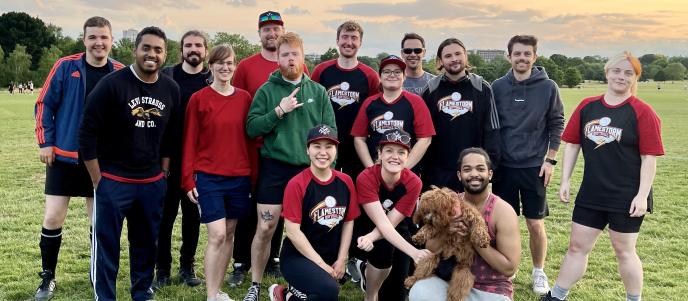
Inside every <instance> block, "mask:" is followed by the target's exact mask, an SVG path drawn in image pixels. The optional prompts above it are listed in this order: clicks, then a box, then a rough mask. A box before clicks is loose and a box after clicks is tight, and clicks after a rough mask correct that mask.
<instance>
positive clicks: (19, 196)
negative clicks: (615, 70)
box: [0, 82, 688, 301]
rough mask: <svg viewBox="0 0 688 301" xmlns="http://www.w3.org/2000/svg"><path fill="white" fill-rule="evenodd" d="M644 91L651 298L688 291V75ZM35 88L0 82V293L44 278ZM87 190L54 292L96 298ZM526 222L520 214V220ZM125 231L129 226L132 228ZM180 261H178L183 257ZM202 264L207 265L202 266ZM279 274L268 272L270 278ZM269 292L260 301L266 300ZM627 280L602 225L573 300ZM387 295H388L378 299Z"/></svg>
mask: <svg viewBox="0 0 688 301" xmlns="http://www.w3.org/2000/svg"><path fill="white" fill-rule="evenodd" d="M604 89H605V86H603V85H599V84H586V85H583V87H582V88H580V89H562V90H561V92H562V97H563V99H564V104H565V112H566V117H567V118H568V117H569V115H570V114H571V112H572V110H573V108H574V107H575V106H576V105H577V104H578V103H579V102H580V100H581V99H583V98H584V97H586V96H590V95H598V94H601V93H603V92H604ZM639 96H640V97H641V98H643V99H645V100H646V101H647V102H648V103H650V104H651V105H652V106H653V107H654V109H655V110H656V111H657V113H658V114H659V116H660V118H661V119H662V130H663V138H664V146H665V149H666V155H665V156H663V157H661V158H660V159H659V160H658V168H657V177H656V179H655V185H654V195H655V212H654V213H653V214H650V215H648V216H647V217H646V219H645V222H644V224H643V227H642V229H641V234H640V238H639V240H638V253H639V255H640V257H641V259H642V261H643V265H644V270H645V286H644V291H643V296H644V299H645V300H682V299H683V296H687V295H688V285H686V282H688V273H686V271H688V264H687V263H686V261H688V249H687V248H686V242H687V241H688V226H687V224H686V223H685V221H684V220H685V217H686V216H688V209H687V208H686V206H685V205H684V203H685V202H684V200H685V198H686V197H687V196H688V175H687V174H688V173H687V172H686V168H687V167H688V135H686V133H685V132H684V134H681V132H682V131H686V130H688V118H687V117H686V116H688V91H686V90H684V83H683V82H677V83H674V84H670V83H667V84H664V85H663V86H662V89H661V90H660V91H657V89H656V85H655V84H653V83H645V84H641V87H640V93H639ZM35 97H36V95H34V96H30V95H20V96H17V95H15V96H9V95H8V94H7V92H6V91H0V141H1V143H0V200H1V202H2V203H1V205H0V208H2V209H1V210H0V300H29V299H31V298H32V297H33V292H34V290H35V288H36V285H37V284H38V277H37V275H36V274H37V273H38V272H39V270H40V262H41V260H40V252H39V249H38V241H39V231H40V229H41V222H42V219H43V203H44V197H43V182H44V179H45V170H44V166H43V165H42V164H40V162H39V161H38V156H37V147H36V144H35V137H34V133H33V128H34V122H33V117H32V116H33V104H34V101H35ZM582 165H583V164H582V159H581V160H579V163H578V166H577V167H576V171H575V175H574V179H573V184H572V186H573V191H574V192H575V191H576V190H577V188H578V185H579V183H580V176H581V170H582V169H581V168H582ZM559 177H560V167H558V168H557V170H556V171H555V177H554V180H553V183H552V184H551V185H550V187H549V188H548V200H549V204H550V212H551V216H550V217H549V218H548V219H547V220H546V227H547V232H548V237H549V254H548V256H547V266H546V272H547V274H548V275H549V277H550V283H553V282H554V280H555V278H556V275H557V273H558V271H559V265H560V264H561V261H562V259H563V256H564V253H565V252H566V248H567V245H568V237H569V231H570V230H569V229H570V220H571V210H572V208H573V206H572V205H565V204H561V203H559V202H558V200H557V197H556V196H557V192H558V189H559V187H558V185H559ZM84 211H85V206H84V201H83V199H75V200H74V201H73V202H71V204H70V208H69V213H68V216H67V221H66V224H65V226H64V239H63V243H62V250H61V252H60V258H59V263H58V269H57V281H58V282H57V294H56V297H55V298H54V299H53V300H90V299H92V296H93V295H92V290H91V288H90V285H89V281H88V259H89V242H88V221H87V218H86V214H85V212H84ZM521 221H522V219H521ZM178 229H179V221H177V225H176V227H175V232H174V238H173V245H172V249H173V254H175V257H176V254H178V250H179V245H180V240H181V236H180V233H179V231H178ZM125 231H126V227H125ZM521 236H522V242H523V243H522V245H523V246H524V251H523V257H522V262H521V265H520V271H519V273H518V274H517V276H516V279H515V287H516V293H515V300H519V301H520V300H537V297H536V296H535V295H534V294H533V293H532V292H531V291H530V284H529V281H530V268H531V259H530V254H529V252H528V247H527V245H528V241H527V232H526V230H525V225H524V223H523V222H522V223H521ZM122 238H123V239H122V252H121V260H120V273H119V278H118V282H117V295H118V297H119V298H120V299H122V300H128V299H129V292H128V289H129V276H128V275H129V268H128V262H129V261H128V248H127V242H126V232H124V233H123V235H122ZM205 241H206V236H205V229H202V231H201V242H200V245H199V248H198V252H197V260H198V262H199V263H200V262H202V258H203V249H204V248H205ZM176 260H177V259H176V258H175V263H173V267H174V269H176V266H177V262H176ZM198 269H199V271H200V272H202V269H201V267H198ZM273 281H274V279H270V278H268V279H265V281H264V283H266V284H268V283H272V282H273ZM224 290H225V291H226V292H228V293H229V295H230V296H231V297H232V298H234V299H241V298H242V297H243V294H244V293H245V291H246V286H244V287H241V288H240V289H233V290H230V289H228V288H227V287H225V288H224ZM266 295H267V294H266V293H264V294H263V300H267V296H266ZM340 296H341V297H340V298H341V299H342V300H362V294H361V293H360V289H357V288H356V287H355V286H354V285H352V284H351V283H348V284H347V285H345V286H344V288H343V291H342V293H341V294H340ZM624 296H625V293H624V289H623V284H622V282H621V279H620V278H619V276H618V272H617V264H616V259H615V258H614V252H613V250H612V248H611V245H610V243H609V238H608V236H607V233H606V232H604V233H603V234H602V235H601V236H600V239H599V240H598V242H597V245H596V246H595V248H594V250H593V252H592V253H591V254H590V262H589V266H588V270H587V272H586V274H585V276H584V278H583V279H582V280H581V281H580V282H579V283H578V284H577V285H576V287H575V288H574V289H573V291H572V293H571V296H570V299H571V300H622V299H623V298H624ZM156 299H157V300H205V288H204V287H200V288H192V289H190V288H187V287H184V286H181V285H173V286H170V287H168V288H165V289H164V290H163V291H161V292H159V293H158V294H157V295H156ZM381 301H384V300H381Z"/></svg>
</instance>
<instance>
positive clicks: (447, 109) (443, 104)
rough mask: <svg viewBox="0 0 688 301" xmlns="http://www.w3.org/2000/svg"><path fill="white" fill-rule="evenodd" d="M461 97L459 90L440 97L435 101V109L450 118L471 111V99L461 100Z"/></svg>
mask: <svg viewBox="0 0 688 301" xmlns="http://www.w3.org/2000/svg"><path fill="white" fill-rule="evenodd" d="M461 98H462V97H461V93H459V92H454V93H452V94H451V95H447V96H445V97H442V98H441V99H440V100H439V101H438V102H437V110H439V111H440V112H444V113H446V114H449V116H451V120H454V119H456V118H457V117H459V116H461V115H463V114H466V113H468V112H473V101H472V100H461Z"/></svg>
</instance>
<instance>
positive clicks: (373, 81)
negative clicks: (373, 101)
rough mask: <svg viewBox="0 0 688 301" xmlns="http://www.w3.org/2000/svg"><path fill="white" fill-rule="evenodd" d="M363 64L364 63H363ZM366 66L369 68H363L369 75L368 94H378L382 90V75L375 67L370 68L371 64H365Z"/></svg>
mask: <svg viewBox="0 0 688 301" xmlns="http://www.w3.org/2000/svg"><path fill="white" fill-rule="evenodd" d="M361 64H363V63H361ZM364 66H366V67H368V68H363V72H364V73H365V75H366V77H368V94H369V95H373V94H377V93H379V92H380V75H378V74H377V72H375V70H373V68H370V66H368V65H365V64H364Z"/></svg>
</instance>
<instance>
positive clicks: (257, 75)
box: [227, 11, 308, 287]
mask: <svg viewBox="0 0 688 301" xmlns="http://www.w3.org/2000/svg"><path fill="white" fill-rule="evenodd" d="M282 34H284V20H282V15H280V14H279V13H278V12H274V11H266V12H264V13H262V14H260V16H258V37H259V38H260V45H261V49H260V52H258V53H256V54H254V55H252V56H249V57H247V58H245V59H243V60H241V62H239V65H237V69H236V71H235V72H234V77H233V78H232V86H234V87H237V88H239V89H244V90H246V91H248V93H249V94H251V97H253V96H255V95H256V91H257V90H258V88H260V86H262V85H263V84H264V83H265V82H266V81H267V80H268V77H270V73H272V72H273V71H275V70H276V69H277V68H278V67H279V65H278V64H277V39H278V38H279V37H280V36H281V35H282ZM303 70H305V72H306V74H308V68H307V67H306V65H305V64H304V65H303ZM258 147H260V139H259V141H258ZM249 155H250V156H251V160H252V164H251V165H252V166H257V164H258V157H259V155H258V153H257V152H251V154H249ZM251 177H252V179H253V180H254V182H255V179H256V177H257V175H256V174H255V172H254V174H253V175H252V176H251ZM253 204H255V202H254V203H253ZM252 206H254V209H255V205H252ZM256 222H257V217H256V216H255V215H253V214H249V215H248V216H247V217H246V218H241V219H239V220H238V222H237V228H236V239H234V255H233V256H234V264H233V266H234V271H232V272H231V273H230V275H229V277H227V283H228V284H229V286H230V287H236V286H237V285H240V284H241V283H243V282H244V277H245V276H244V274H245V273H246V272H248V270H249V269H250V268H251V243H250V241H251V239H253V235H255V230H256V228H255V225H256ZM283 228H284V221H283V219H282V218H280V221H279V223H278V224H277V229H276V232H278V233H282V229H283ZM281 243H282V237H281V235H280V237H275V238H274V239H273V240H272V252H270V258H272V260H270V261H268V265H267V268H266V272H267V273H268V274H273V275H275V276H279V267H278V264H277V263H276V259H277V257H279V250H280V245H281Z"/></svg>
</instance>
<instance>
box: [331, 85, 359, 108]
mask: <svg viewBox="0 0 688 301" xmlns="http://www.w3.org/2000/svg"><path fill="white" fill-rule="evenodd" d="M350 88H351V85H349V83H347V82H342V83H341V84H339V85H334V86H332V87H330V88H329V89H327V96H328V97H329V98H330V100H331V101H332V102H334V103H336V104H338V105H339V108H340V109H341V108H343V107H346V106H348V105H350V104H353V103H356V102H358V100H359V97H360V93H359V92H358V91H349V89H350Z"/></svg>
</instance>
